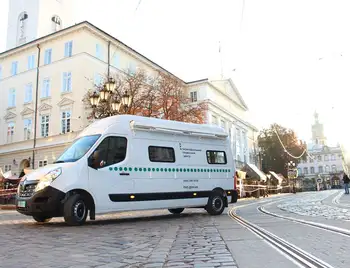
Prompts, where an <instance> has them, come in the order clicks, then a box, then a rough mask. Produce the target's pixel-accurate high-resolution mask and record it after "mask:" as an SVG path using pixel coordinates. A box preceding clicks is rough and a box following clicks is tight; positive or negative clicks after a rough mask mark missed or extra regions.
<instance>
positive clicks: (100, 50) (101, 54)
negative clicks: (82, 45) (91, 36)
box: [96, 44, 103, 60]
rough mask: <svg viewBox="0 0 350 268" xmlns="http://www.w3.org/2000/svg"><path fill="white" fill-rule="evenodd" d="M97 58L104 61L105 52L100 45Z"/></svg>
mask: <svg viewBox="0 0 350 268" xmlns="http://www.w3.org/2000/svg"><path fill="white" fill-rule="evenodd" d="M96 58H98V59H100V60H103V51H102V46H101V45H100V44H96Z"/></svg>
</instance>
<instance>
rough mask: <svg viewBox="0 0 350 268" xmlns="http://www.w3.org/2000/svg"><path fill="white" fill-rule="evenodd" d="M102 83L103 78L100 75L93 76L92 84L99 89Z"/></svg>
mask: <svg viewBox="0 0 350 268" xmlns="http://www.w3.org/2000/svg"><path fill="white" fill-rule="evenodd" d="M102 83H103V76H102V75H100V74H95V77H94V84H95V86H96V87H100V86H101V85H102Z"/></svg>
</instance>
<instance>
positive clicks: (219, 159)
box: [207, 151, 227, 164]
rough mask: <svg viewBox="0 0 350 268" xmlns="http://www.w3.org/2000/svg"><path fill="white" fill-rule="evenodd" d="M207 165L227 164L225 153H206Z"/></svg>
mask: <svg viewBox="0 0 350 268" xmlns="http://www.w3.org/2000/svg"><path fill="white" fill-rule="evenodd" d="M207 160H208V164H227V159H226V153H225V152H223V151H207Z"/></svg>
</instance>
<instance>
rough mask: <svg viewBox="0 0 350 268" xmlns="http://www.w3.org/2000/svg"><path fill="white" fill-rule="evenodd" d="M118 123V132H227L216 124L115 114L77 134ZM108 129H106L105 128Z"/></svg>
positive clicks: (93, 131) (101, 129)
mask: <svg viewBox="0 0 350 268" xmlns="http://www.w3.org/2000/svg"><path fill="white" fill-rule="evenodd" d="M115 125H118V132H120V133H128V132H130V131H132V130H133V129H151V128H152V129H163V130H165V129H166V130H167V132H171V131H174V132H177V131H182V132H193V133H203V134H204V133H206V134H208V135H210V134H211V135H218V136H221V137H227V136H228V135H227V133H226V131H225V129H224V128H222V127H219V126H216V125H208V124H195V123H186V122H179V121H173V120H164V119H159V118H151V117H144V116H137V115H116V116H110V117H107V118H103V119H99V120H97V121H95V122H93V123H92V124H91V125H89V126H88V127H87V128H85V129H84V130H83V131H82V132H81V133H80V135H79V137H81V136H87V135H95V134H102V133H104V132H105V131H106V130H107V129H109V128H111V127H113V126H115ZM107 131H108V130H107Z"/></svg>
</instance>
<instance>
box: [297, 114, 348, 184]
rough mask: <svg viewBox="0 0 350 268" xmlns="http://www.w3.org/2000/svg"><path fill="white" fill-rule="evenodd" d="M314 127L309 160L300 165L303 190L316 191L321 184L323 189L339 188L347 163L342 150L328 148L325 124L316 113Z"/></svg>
mask: <svg viewBox="0 0 350 268" xmlns="http://www.w3.org/2000/svg"><path fill="white" fill-rule="evenodd" d="M314 117H315V122H314V124H313V125H312V128H311V130H312V142H311V144H309V145H308V154H309V156H308V158H307V159H306V160H305V161H301V163H300V164H299V165H298V174H299V177H300V178H301V180H302V182H303V188H305V189H310V190H311V189H316V183H317V182H318V183H319V186H320V187H321V189H329V188H339V187H340V185H341V183H342V174H343V172H344V167H345V162H344V156H343V153H342V148H341V147H340V145H338V146H333V147H332V146H327V142H326V140H327V139H326V137H325V135H324V130H323V124H321V123H320V122H319V117H318V114H317V113H315V115H314Z"/></svg>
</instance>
